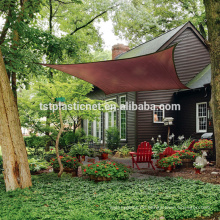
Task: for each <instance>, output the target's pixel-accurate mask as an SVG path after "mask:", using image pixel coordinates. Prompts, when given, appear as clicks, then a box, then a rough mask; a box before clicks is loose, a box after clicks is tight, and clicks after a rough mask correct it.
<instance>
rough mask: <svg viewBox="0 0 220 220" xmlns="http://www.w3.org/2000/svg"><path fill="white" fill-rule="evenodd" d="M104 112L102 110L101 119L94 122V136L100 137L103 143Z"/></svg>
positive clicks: (99, 139)
mask: <svg viewBox="0 0 220 220" xmlns="http://www.w3.org/2000/svg"><path fill="white" fill-rule="evenodd" d="M102 128H103V112H101V115H100V118H99V120H95V121H94V122H93V134H94V135H93V136H94V137H97V138H98V141H99V142H101V143H102V140H103V129H102Z"/></svg>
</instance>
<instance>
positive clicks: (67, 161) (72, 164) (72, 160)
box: [50, 155, 81, 176]
mask: <svg viewBox="0 0 220 220" xmlns="http://www.w3.org/2000/svg"><path fill="white" fill-rule="evenodd" d="M60 159H61V162H62V164H63V171H64V172H66V173H72V175H73V176H76V175H77V170H78V167H79V166H80V165H81V163H80V162H79V161H78V159H77V158H76V157H71V156H69V155H63V156H60ZM50 164H51V166H52V167H53V170H54V172H55V173H59V168H60V167H59V163H58V160H57V157H55V158H52V159H51V161H50Z"/></svg>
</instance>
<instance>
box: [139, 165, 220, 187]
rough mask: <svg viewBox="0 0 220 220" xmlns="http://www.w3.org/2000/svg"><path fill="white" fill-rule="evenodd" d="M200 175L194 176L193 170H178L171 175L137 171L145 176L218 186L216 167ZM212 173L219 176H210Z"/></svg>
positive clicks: (219, 182)
mask: <svg viewBox="0 0 220 220" xmlns="http://www.w3.org/2000/svg"><path fill="white" fill-rule="evenodd" d="M205 169H206V170H205V171H202V172H201V174H195V170H194V168H180V169H175V170H173V171H172V172H171V173H167V172H164V171H161V170H156V171H155V170H152V169H143V170H141V171H139V172H140V173H141V174H147V175H151V176H162V177H166V176H167V177H183V178H184V179H194V180H201V181H203V182H206V183H213V184H220V169H219V168H216V167H209V166H207V167H206V168H205ZM212 172H218V173H219V174H217V175H215V174H211V173H212Z"/></svg>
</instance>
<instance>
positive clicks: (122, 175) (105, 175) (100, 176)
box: [83, 161, 131, 181]
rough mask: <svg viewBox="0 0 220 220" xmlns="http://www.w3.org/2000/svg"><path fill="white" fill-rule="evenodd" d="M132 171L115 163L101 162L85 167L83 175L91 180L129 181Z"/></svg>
mask: <svg viewBox="0 0 220 220" xmlns="http://www.w3.org/2000/svg"><path fill="white" fill-rule="evenodd" d="M130 172H131V169H130V168H129V167H126V166H125V165H123V164H119V163H116V162H113V161H99V162H97V163H95V164H89V165H87V166H85V167H84V169H83V174H84V175H88V176H89V178H90V179H91V180H95V181H109V180H111V179H128V178H129V175H130Z"/></svg>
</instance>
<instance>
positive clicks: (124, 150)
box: [115, 145, 132, 157]
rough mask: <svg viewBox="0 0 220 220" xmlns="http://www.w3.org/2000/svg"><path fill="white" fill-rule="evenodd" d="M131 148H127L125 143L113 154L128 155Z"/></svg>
mask: <svg viewBox="0 0 220 220" xmlns="http://www.w3.org/2000/svg"><path fill="white" fill-rule="evenodd" d="M131 151H132V149H131V148H129V147H128V146H127V145H125V146H122V147H121V148H118V149H117V152H116V154H115V156H116V155H117V156H119V157H128V156H129V152H131Z"/></svg>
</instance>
